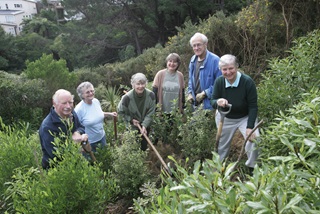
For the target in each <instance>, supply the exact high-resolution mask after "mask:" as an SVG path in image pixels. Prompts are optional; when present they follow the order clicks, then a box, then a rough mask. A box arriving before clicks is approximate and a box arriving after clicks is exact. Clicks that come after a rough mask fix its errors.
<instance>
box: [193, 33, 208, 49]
mask: <svg viewBox="0 0 320 214" xmlns="http://www.w3.org/2000/svg"><path fill="white" fill-rule="evenodd" d="M199 37H200V38H201V40H202V42H203V43H208V37H207V36H206V35H204V34H202V33H199V32H197V33H195V34H194V35H193V36H192V37H191V39H190V45H191V46H192V43H193V40H195V39H196V38H199Z"/></svg>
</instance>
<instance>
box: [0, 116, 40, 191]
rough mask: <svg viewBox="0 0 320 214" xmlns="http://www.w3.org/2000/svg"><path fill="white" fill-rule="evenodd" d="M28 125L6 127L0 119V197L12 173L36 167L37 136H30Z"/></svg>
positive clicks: (38, 152)
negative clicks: (22, 168) (15, 170)
mask: <svg viewBox="0 0 320 214" xmlns="http://www.w3.org/2000/svg"><path fill="white" fill-rule="evenodd" d="M30 132H31V131H30V127H29V126H28V124H23V123H22V124H13V125H12V126H6V125H5V124H4V123H3V122H2V119H1V117H0V146H1V149H0V162H1V167H0V184H1V186H0V195H2V194H3V193H4V191H5V189H6V187H5V186H4V183H5V182H9V181H11V177H12V175H13V171H14V169H16V168H19V167H26V168H29V167H32V166H33V167H37V166H38V163H39V161H40V158H41V156H40V155H41V148H40V144H39V141H38V139H37V140H36V139H35V138H36V137H37V135H30Z"/></svg>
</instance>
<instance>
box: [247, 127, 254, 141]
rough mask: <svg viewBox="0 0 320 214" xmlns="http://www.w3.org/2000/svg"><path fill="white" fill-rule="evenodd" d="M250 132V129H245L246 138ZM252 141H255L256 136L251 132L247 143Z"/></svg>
mask: <svg viewBox="0 0 320 214" xmlns="http://www.w3.org/2000/svg"><path fill="white" fill-rule="evenodd" d="M251 131H252V129H249V128H247V129H246V136H247V137H248V136H249V134H250V133H251ZM254 139H256V135H255V133H254V132H253V133H252V134H251V135H250V137H249V139H248V140H249V141H251V142H252V141H253V140H254Z"/></svg>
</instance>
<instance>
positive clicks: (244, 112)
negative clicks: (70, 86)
mask: <svg viewBox="0 0 320 214" xmlns="http://www.w3.org/2000/svg"><path fill="white" fill-rule="evenodd" d="M190 45H191V47H192V49H193V52H194V55H193V56H192V58H191V60H190V63H189V80H188V88H187V94H185V82H184V75H183V73H182V72H180V71H179V70H178V69H179V66H180V64H181V58H180V56H179V55H178V54H177V53H170V54H169V55H168V56H167V57H166V60H165V62H166V63H165V65H166V66H165V68H164V69H162V70H160V71H158V72H157V73H156V75H155V78H154V80H153V84H152V90H149V89H147V88H146V85H147V83H148V80H147V78H146V76H145V75H144V74H142V73H136V74H134V75H133V76H132V78H131V85H132V89H131V90H130V91H129V92H127V93H126V94H125V95H123V96H122V98H121V101H120V102H119V104H118V109H117V110H118V114H119V116H121V117H122V119H123V121H125V123H126V126H127V128H128V129H132V130H137V131H138V133H140V134H142V136H144V135H146V136H147V135H148V134H149V132H150V126H151V124H152V116H153V114H154V113H155V110H156V106H157V105H158V106H159V108H160V111H161V112H163V113H165V114H169V115H170V112H171V111H172V110H173V109H175V108H178V109H179V111H180V112H181V113H183V111H184V110H183V109H184V107H185V103H186V102H189V103H191V104H192V106H193V109H194V110H195V109H196V108H199V107H200V106H201V107H202V109H204V110H214V109H217V108H218V107H221V108H225V107H226V106H228V104H232V109H231V110H230V112H229V113H228V114H227V115H226V116H225V119H224V124H223V128H222V132H221V137H220V142H219V147H218V154H219V155H220V159H221V160H224V159H225V158H226V157H227V155H228V153H229V150H230V145H231V141H232V137H233V135H234V133H235V132H236V130H238V129H239V130H240V132H241V134H242V135H243V137H244V138H246V137H247V136H248V135H249V134H251V131H252V129H253V128H254V126H255V125H256V123H257V113H258V105H257V90H256V86H255V83H254V81H253V80H252V79H251V78H250V77H249V76H248V75H246V74H244V73H242V72H240V71H238V66H239V65H238V62H237V59H236V57H235V56H233V55H231V54H226V55H224V56H222V57H221V58H220V57H218V56H217V55H215V54H214V53H212V52H210V51H209V50H208V49H207V45H208V38H207V37H206V36H205V35H204V34H201V33H195V34H194V35H193V36H192V37H191V39H190ZM77 93H78V95H79V97H80V98H81V102H80V103H79V104H78V105H77V106H76V107H75V109H74V110H73V102H74V101H73V95H71V93H70V92H68V91H66V90H63V89H60V90H58V91H57V92H56V93H55V95H54V96H53V107H52V109H51V111H50V113H49V114H48V116H47V117H46V118H45V119H44V121H43V123H42V124H41V127H40V130H39V134H40V141H41V146H42V150H43V159H42V165H43V168H48V167H49V159H52V158H53V157H54V155H53V151H54V146H53V144H52V142H53V141H54V137H55V136H57V135H58V134H59V132H61V131H62V132H64V133H66V132H67V131H71V132H72V138H73V140H74V141H76V142H81V141H89V142H90V143H91V145H92V147H93V149H94V150H95V148H96V146H97V145H99V144H100V145H102V146H105V145H106V136H105V132H104V129H103V120H104V118H105V117H106V116H114V117H117V116H118V115H117V113H116V112H103V111H102V109H101V105H100V102H99V100H97V99H96V98H95V97H94V87H93V85H92V84H91V83H89V82H83V83H81V84H80V85H79V86H78V88H77ZM185 97H187V99H185ZM220 118H221V115H220V113H219V111H216V115H215V120H216V124H217V126H218V124H219V121H220ZM68 121H73V122H74V124H73V126H72V129H71V130H69V128H70V127H69V125H68V124H69V123H68ZM257 137H259V130H258V129H256V130H255V131H254V133H253V134H251V136H250V138H249V141H248V143H247V144H246V147H245V150H246V153H247V156H248V160H247V161H246V165H247V166H248V167H249V168H250V169H252V168H253V167H254V166H255V164H256V163H257V158H258V153H259V151H258V148H257V146H256V144H255V143H254V140H255V139H256V138H257ZM147 147H148V145H147V140H146V139H145V138H144V137H142V140H141V149H142V150H146V149H147Z"/></svg>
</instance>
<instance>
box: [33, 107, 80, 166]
mask: <svg viewBox="0 0 320 214" xmlns="http://www.w3.org/2000/svg"><path fill="white" fill-rule="evenodd" d="M72 114H73V126H72V129H71V130H69V129H70V127H69V126H68V124H67V123H66V122H62V121H61V119H60V117H59V115H58V114H57V113H56V111H55V110H54V108H53V107H52V108H51V109H50V113H49V114H48V115H47V117H46V118H45V119H44V120H43V121H42V123H41V126H40V128H39V136H40V143H41V148H42V152H43V156H42V167H43V168H45V169H47V168H49V159H53V158H54V157H55V155H54V154H53V152H54V151H55V148H54V145H53V144H52V142H54V138H55V137H59V138H60V139H61V140H65V137H64V136H70V135H72V133H74V132H76V131H79V132H80V133H81V134H84V133H85V131H84V126H82V124H81V123H80V121H79V119H78V116H77V114H76V113H75V112H74V111H72Z"/></svg>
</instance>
